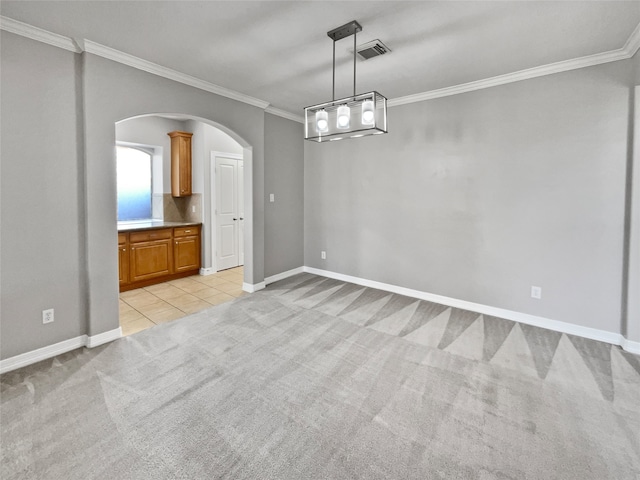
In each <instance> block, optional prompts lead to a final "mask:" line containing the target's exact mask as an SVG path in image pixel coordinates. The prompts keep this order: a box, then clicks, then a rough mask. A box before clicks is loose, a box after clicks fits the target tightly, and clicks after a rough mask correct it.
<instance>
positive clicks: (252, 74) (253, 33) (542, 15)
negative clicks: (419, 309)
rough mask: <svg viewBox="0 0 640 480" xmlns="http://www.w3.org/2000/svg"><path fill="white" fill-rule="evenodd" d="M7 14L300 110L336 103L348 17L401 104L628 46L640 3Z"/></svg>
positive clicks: (118, 6) (365, 76) (9, 8)
mask: <svg viewBox="0 0 640 480" xmlns="http://www.w3.org/2000/svg"><path fill="white" fill-rule="evenodd" d="M0 14H1V15H3V16H6V17H9V18H12V19H15V20H18V21H21V22H25V23H28V24H30V25H33V26H36V27H39V28H42V29H45V30H48V31H50V32H53V33H57V34H60V35H64V36H67V37H71V38H74V39H87V40H91V41H93V42H97V43H99V44H102V45H105V46H108V47H111V48H115V49H117V50H120V51H122V52H125V53H128V54H131V55H134V56H137V57H140V58H143V59H145V60H149V61H151V62H154V63H157V64H159V65H163V66H165V67H169V68H172V69H174V70H178V71H180V72H183V73H186V74H189V75H192V76H194V77H197V78H200V79H202V80H206V81H208V82H211V83H214V84H216V85H220V86H222V87H225V88H228V89H232V90H235V91H238V92H241V93H243V94H245V95H250V96H252V97H255V98H259V99H261V100H265V101H267V102H269V103H270V104H272V105H273V106H274V107H277V108H280V109H283V110H286V111H289V112H291V113H295V114H298V115H300V114H301V113H302V109H303V108H304V107H305V106H308V105H312V104H315V103H320V102H324V101H327V100H330V99H331V98H330V97H331V76H332V72H331V62H332V57H331V55H332V53H331V52H332V40H331V39H330V38H329V37H328V36H327V35H326V32H327V31H329V30H332V29H333V28H335V27H338V26H340V25H342V24H344V23H347V22H349V21H351V20H357V21H358V22H359V23H360V24H361V25H362V27H363V31H362V32H361V33H360V34H358V36H357V41H358V44H362V43H366V42H368V41H370V40H373V39H376V38H379V39H380V40H382V41H383V42H384V43H385V44H386V45H387V46H388V47H389V48H391V50H392V52H391V53H390V54H388V55H385V56H382V57H377V58H374V59H371V60H367V61H361V60H359V61H358V62H357V68H358V75H357V78H358V86H357V90H358V92H365V91H370V90H377V91H379V92H380V93H382V94H383V95H385V96H386V97H387V98H390V99H392V98H397V97H402V96H406V95H412V94H417V93H421V92H425V91H430V90H434V89H439V88H444V87H449V86H453V85H459V84H463V83H467V82H471V81H476V80H482V79H485V78H489V77H494V76H497V75H502V74H507V73H511V72H516V71H519V70H524V69H528V68H533V67H538V66H541V65H547V64H550V63H554V62H559V61H564V60H570V59H573V58H577V57H582V56H587V55H593V54H597V53H601V52H607V51H611V50H616V49H619V48H622V47H623V46H624V45H625V42H626V41H627V39H628V38H629V37H630V35H631V34H632V33H633V31H634V29H635V28H636V26H637V25H638V23H640V2H639V1H542V2H538V1H495V2H486V1H467V2H464V1H382V2H379V1H337V2H327V1H285V2H282V1H225V2H220V1H166V2H165V1H44V2H35V1H29V2H27V1H7V0H3V1H2V2H1V3H0ZM352 48H353V38H352V37H350V38H348V39H345V40H341V41H338V42H337V43H336V63H337V72H336V96H337V97H338V98H339V97H342V96H347V95H350V94H351V93H352V88H353V83H352V82H353V79H352V78H353V77H352V71H353V66H352V53H350V50H351V49H352Z"/></svg>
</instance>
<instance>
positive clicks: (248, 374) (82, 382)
mask: <svg viewBox="0 0 640 480" xmlns="http://www.w3.org/2000/svg"><path fill="white" fill-rule="evenodd" d="M1 388H2V390H1V393H2V398H1V411H0V413H1V415H2V416H1V426H2V431H1V433H2V438H1V440H2V453H1V459H2V465H1V466H2V469H1V471H0V477H1V478H2V479H4V480H10V479H11V480H13V479H65V480H66V479H69V480H71V479H103V478H109V479H133V480H136V479H151V480H153V479H191V480H193V479H217V478H225V479H296V480H300V479H421V480H424V479H439V478H447V479H501V480H504V479H517V480H524V479H545V480H548V479H562V480H570V479H580V480H586V479H597V480H604V479H616V480H624V479H634V480H636V479H638V478H640V359H639V357H637V356H634V355H631V354H627V353H625V352H623V351H621V350H620V349H619V348H618V347H613V346H611V345H608V344H603V343H599V342H594V341H590V340H585V339H583V338H578V337H571V336H568V335H564V334H559V333H555V332H551V331H546V330H542V329H538V328H535V327H529V326H526V325H521V324H516V323H513V322H510V321H507V320H503V319H499V318H493V317H489V316H486V315H485V316H483V315H478V314H476V313H472V312H468V311H463V310H458V309H455V308H448V307H444V306H441V305H436V304H432V303H429V302H425V301H418V300H416V299H413V298H408V297H402V296H399V295H394V294H389V293H386V292H382V291H378V290H373V289H369V288H364V287H360V286H356V285H352V284H347V283H344V282H339V281H336V280H330V279H325V278H322V277H317V276H313V275H310V274H301V275H297V276H295V277H292V278H290V279H287V280H284V281H281V282H278V283H275V284H273V285H270V286H269V287H268V288H267V289H266V290H263V291H261V292H258V293H255V294H252V295H248V296H246V297H243V298H240V299H237V300H235V301H233V302H231V303H227V304H223V305H220V306H217V307H213V308H211V309H209V310H206V311H204V312H201V313H199V314H195V315H192V316H190V317H188V318H186V319H183V320H179V321H175V322H172V323H168V324H163V325H159V326H157V327H154V328H152V329H149V330H146V331H144V332H141V333H139V334H136V335H133V336H130V337H126V338H123V339H121V340H118V341H116V342H113V343H111V344H108V345H105V346H102V347H98V348H95V349H92V350H88V349H82V350H77V351H74V352H70V353H68V354H65V355H61V356H59V357H57V358H56V359H53V360H49V361H47V362H41V363H40V364H37V365H32V366H30V367H26V368H23V369H21V370H17V371H15V372H10V373H7V374H5V375H3V376H2V377H1Z"/></svg>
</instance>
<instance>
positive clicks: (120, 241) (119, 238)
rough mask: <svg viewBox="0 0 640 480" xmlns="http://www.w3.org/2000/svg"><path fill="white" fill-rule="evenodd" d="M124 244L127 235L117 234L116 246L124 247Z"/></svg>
mask: <svg viewBox="0 0 640 480" xmlns="http://www.w3.org/2000/svg"><path fill="white" fill-rule="evenodd" d="M125 243H127V234H126V233H119V234H118V245H124V244H125Z"/></svg>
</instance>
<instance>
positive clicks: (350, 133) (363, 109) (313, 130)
mask: <svg viewBox="0 0 640 480" xmlns="http://www.w3.org/2000/svg"><path fill="white" fill-rule="evenodd" d="M304 124H305V127H304V128H305V130H304V138H305V140H313V141H316V142H327V141H329V140H335V139H341V138H344V139H346V138H359V137H364V136H367V135H373V134H380V133H387V99H386V98H385V97H384V96H382V95H380V94H379V93H378V92H368V93H361V94H359V95H355V96H352V97H346V98H341V99H338V100H332V101H330V102H325V103H321V104H318V105H313V106H311V107H307V108H305V109H304Z"/></svg>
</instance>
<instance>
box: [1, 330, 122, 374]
mask: <svg viewBox="0 0 640 480" xmlns="http://www.w3.org/2000/svg"><path fill="white" fill-rule="evenodd" d="M120 337H122V330H121V328H120V327H118V328H116V329H113V330H109V331H108V332H103V333H99V334H98V335H93V336H91V337H89V336H88V335H80V336H79V337H74V338H70V339H69V340H63V341H62V342H58V343H54V344H53V345H48V346H46V347H42V348H38V349H36V350H32V351H30V352H26V353H22V354H20V355H16V356H15V357H10V358H5V359H4V360H0V373H5V372H10V371H11V370H15V369H16V368H20V367H26V366H27V365H31V364H32V363H37V362H41V361H42V360H47V359H48V358H52V357H55V356H56V355H62V354H63V353H67V352H70V351H71V350H75V349H76V348H81V347H87V348H93V347H97V346H98V345H102V344H104V343H107V342H111V341H113V340H117V339H118V338H120Z"/></svg>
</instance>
